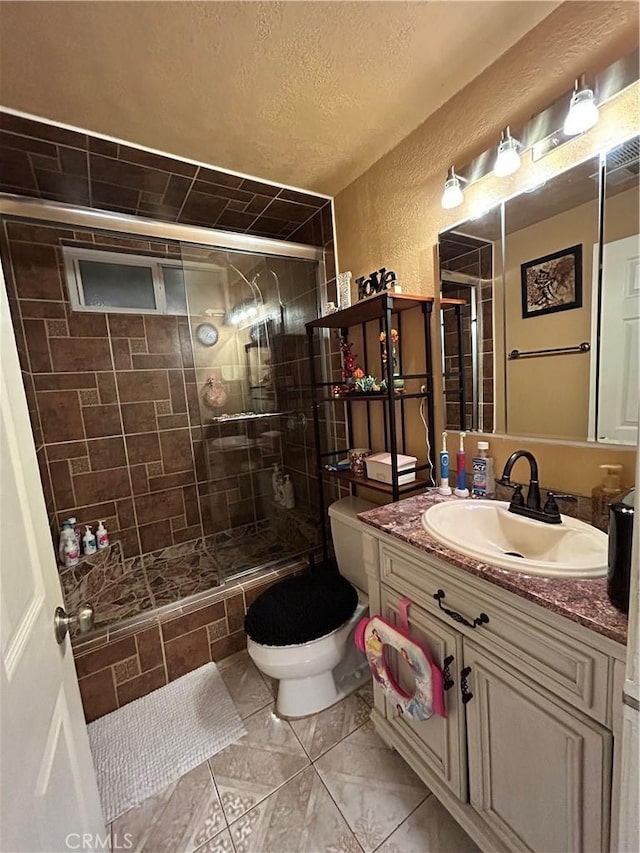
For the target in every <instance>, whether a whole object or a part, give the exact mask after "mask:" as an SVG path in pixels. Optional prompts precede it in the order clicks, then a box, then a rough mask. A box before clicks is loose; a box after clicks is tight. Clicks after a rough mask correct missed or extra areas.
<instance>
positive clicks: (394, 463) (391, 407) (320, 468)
mask: <svg viewBox="0 0 640 853" xmlns="http://www.w3.org/2000/svg"><path fill="white" fill-rule="evenodd" d="M412 309H416V310H420V311H421V312H422V318H423V328H424V343H425V371H424V373H406V374H405V373H403V371H402V345H403V335H402V314H403V313H404V312H405V311H409V310H412ZM432 311H433V297H430V296H411V295H407V294H399V293H398V294H396V293H381V294H379V295H377V296H374V297H370V298H369V299H364V300H362V301H361V302H357V303H356V304H355V305H352V306H350V307H349V308H345V309H343V310H342V311H336V312H335V313H333V314H328V315H327V316H326V317H319V318H318V319H317V320H312V321H311V322H310V323H307V324H306V329H307V342H308V352H309V364H310V374H311V388H312V398H313V425H314V437H315V447H316V468H317V474H318V485H319V498H320V516H321V518H320V523H321V533H322V542H323V549H324V551H325V558H326V548H327V541H328V537H327V533H328V531H327V520H326V516H325V508H324V502H325V499H324V492H325V489H324V478H325V477H327V478H332V479H333V480H335V481H339V482H343V483H347V484H349V485H350V488H351V491H352V492H353V491H354V490H355V488H357V487H361V488H366V489H372V490H374V491H377V492H383V493H385V494H387V495H389V497H390V499H391V500H392V501H398V500H400V498H401V497H404V496H405V495H408V494H410V493H412V492H416V491H419V490H420V489H424V488H425V486H426V485H427V483H426V481H425V480H424V479H419V478H417V477H416V480H415V481H414V482H412V483H406V484H402V485H401V484H400V483H399V482H398V460H397V454H398V452H400V453H405V454H406V452H407V451H406V446H407V425H406V417H405V403H406V401H407V400H415V399H419V400H422V399H424V400H425V402H426V420H427V424H428V425H429V427H430V429H432V428H433V423H434V416H433V373H432V370H431V353H432V348H431V334H432V333H431V317H432ZM394 316H395V317H396V321H395V324H394V323H393V322H392V318H393V317H394ZM371 322H377V323H378V330H379V332H381V331H384V333H385V336H386V341H387V342H388V344H387V347H388V357H387V359H386V365H385V376H384V377H383V378H384V379H386V381H387V389H386V391H385V392H382V393H377V394H361V393H355V392H354V393H350V394H344V395H342V396H340V397H334V396H333V395H332V394H331V393H330V389H331V388H332V387H333V386H335V385H341V384H342V379H334V380H332V381H329V382H324V381H318V377H317V375H316V365H315V354H316V352H315V348H314V342H315V334H316V330H319V329H337V330H338V331H339V332H340V334H341V336H343V337H347V336H348V333H349V329H350V328H353V327H354V326H360V327H361V329H362V340H363V352H362V357H363V361H364V364H365V365H367V364H368V355H369V354H368V352H367V324H368V323H371ZM392 328H397V330H398V337H399V341H398V352H397V356H398V369H399V372H398V373H396V374H395V375H394V373H393V359H392V358H391V351H390V347H391V345H390V341H391V329H392ZM398 379H401V380H405V381H407V380H417V379H422V380H423V383H422V386H421V388H424V391H423V390H420V391H419V392H410V393H406V392H404V391H403V392H399V391H397V389H396V388H394V380H398ZM326 403H329V404H332V403H334V404H346V407H347V440H348V445H349V447H350V448H351V447H353V446H354V435H353V419H352V407H353V406H366V414H367V417H366V421H367V435H368V446H369V447H371V444H372V434H371V417H372V407H375V406H382V407H383V409H384V411H383V412H381V415H382V420H383V429H384V445H385V446H384V450H385V451H386V452H387V453H390V454H391V479H392V482H391V483H381V482H380V481H378V480H371V479H369V478H368V477H359V476H356V475H355V474H352V473H351V472H350V471H328V470H327V469H326V468H325V464H326V462H327V461H328V460H329V459H330V458H332V457H336V456H342V455H344V453H345V450H344V449H340V450H332V449H329V450H326V451H325V450H323V449H322V444H321V429H320V407H321V406H322V405H324V404H326ZM396 405H397V407H398V410H399V420H400V424H399V425H398V423H397V418H396V411H397V409H396ZM433 470H434V451H433V443H431V447H430V451H429V455H428V459H427V462H426V463H423V464H419V463H416V465H415V466H414V467H413V468H412V469H410V471H411V472H414V471H415V472H416V474H417V473H418V472H420V471H431V472H433ZM404 473H407V472H406V471H403V474H404Z"/></svg>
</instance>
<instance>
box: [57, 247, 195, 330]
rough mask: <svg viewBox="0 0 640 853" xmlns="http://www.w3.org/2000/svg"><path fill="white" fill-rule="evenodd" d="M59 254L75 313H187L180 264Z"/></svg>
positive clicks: (119, 255) (82, 252)
mask: <svg viewBox="0 0 640 853" xmlns="http://www.w3.org/2000/svg"><path fill="white" fill-rule="evenodd" d="M63 252H64V264H65V272H66V277H67V285H68V288H69V298H70V300H71V305H72V306H73V309H74V310H75V311H108V312H109V313H118V312H120V313H136V314H183V315H184V314H186V313H187V302H186V295H185V287H184V275H183V272H182V264H181V262H180V261H175V262H173V261H168V260H167V259H166V258H155V257H149V256H145V255H129V254H126V253H124V252H105V251H102V250H94V249H76V248H72V247H65V248H64V250H63Z"/></svg>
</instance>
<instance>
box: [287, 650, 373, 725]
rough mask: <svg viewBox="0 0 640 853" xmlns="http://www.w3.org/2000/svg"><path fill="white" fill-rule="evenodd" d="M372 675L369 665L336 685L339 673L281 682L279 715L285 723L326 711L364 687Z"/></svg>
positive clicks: (288, 679)
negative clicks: (369, 673) (369, 674)
mask: <svg viewBox="0 0 640 853" xmlns="http://www.w3.org/2000/svg"><path fill="white" fill-rule="evenodd" d="M336 669H338V667H336ZM368 672H369V666H368V664H367V663H366V661H365V662H364V663H363V665H362V666H361V667H360V668H358V669H356V670H354V671H352V672H351V673H350V674H349V676H347V677H345V678H342V679H341V680H340V681H336V677H335V675H336V670H333V671H329V672H323V673H320V675H312V676H309V677H307V678H283V679H281V680H280V681H279V682H278V698H277V700H276V713H277V715H278V716H279V717H282V719H285V720H299V719H301V718H302V717H309V716H311V715H312V714H317V713H319V712H320V711H324V710H326V709H327V708H330V707H331V706H332V705H336V704H337V703H338V702H340V701H341V700H342V699H344V698H345V697H346V696H349V695H350V694H351V693H354V692H355V691H356V690H359V689H360V688H361V687H364V685H365V684H366V683H367V677H368Z"/></svg>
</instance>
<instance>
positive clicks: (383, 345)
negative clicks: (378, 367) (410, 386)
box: [378, 329, 404, 393]
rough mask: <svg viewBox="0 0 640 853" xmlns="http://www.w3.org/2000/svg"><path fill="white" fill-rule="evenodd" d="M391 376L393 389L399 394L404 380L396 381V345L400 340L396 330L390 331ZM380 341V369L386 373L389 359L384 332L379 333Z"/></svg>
mask: <svg viewBox="0 0 640 853" xmlns="http://www.w3.org/2000/svg"><path fill="white" fill-rule="evenodd" d="M390 337H391V374H392V376H393V377H394V380H393V387H394V389H395V390H396V392H397V393H401V392H402V391H403V390H404V379H396V378H395V377H396V376H398V374H399V371H398V353H397V352H396V344H397V343H398V341H399V340H400V335H399V334H398V330H397V329H391V335H390ZM378 339H379V341H380V350H381V358H382V369H383V371H384V372H385V373H386V371H387V359H388V358H389V353H388V350H387V336H386V334H385V332H380V335H379V338H378Z"/></svg>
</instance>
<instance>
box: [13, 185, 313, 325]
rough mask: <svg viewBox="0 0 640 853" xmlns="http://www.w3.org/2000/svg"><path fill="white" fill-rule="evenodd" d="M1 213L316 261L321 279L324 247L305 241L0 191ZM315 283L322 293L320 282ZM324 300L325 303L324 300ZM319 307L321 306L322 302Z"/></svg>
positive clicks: (217, 247)
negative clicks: (259, 235) (226, 229)
mask: <svg viewBox="0 0 640 853" xmlns="http://www.w3.org/2000/svg"><path fill="white" fill-rule="evenodd" d="M0 215H2V216H16V217H20V218H22V219H36V220H39V221H41V222H55V223H57V224H59V225H77V226H78V227H83V228H92V229H97V230H99V231H120V232H122V231H126V232H127V233H128V234H136V235H141V236H145V237H156V238H157V239H165V240H175V241H176V242H180V243H195V244H199V245H203V244H205V245H207V246H211V248H215V249H226V250H228V251H234V252H246V253H250V252H255V253H257V254H261V255H275V256H277V257H281V258H297V259H300V260H310V261H318V278H319V279H322V280H324V273H325V264H324V250H323V249H322V248H319V247H317V246H307V245H305V244H304V243H292V242H289V241H286V240H275V239H273V238H272V237H254V236H252V235H251V234H238V233H237V232H235V231H216V230H215V229H214V228H204V227H201V226H198V225H183V224H181V223H177V222H166V221H164V220H160V219H158V220H156V219H145V218H144V217H142V216H129V215H128V214H125V213H112V212H111V211H108V210H95V209H90V208H86V207H78V206H76V205H72V204H65V203H63V202H55V201H48V200H46V199H39V198H26V197H25V196H19V195H11V194H10V193H0ZM320 273H322V275H320ZM318 285H319V291H320V292H321V291H322V288H321V286H320V281H319V282H318ZM321 295H323V294H322V293H321ZM323 302H326V299H325V300H323ZM318 307H319V309H320V308H324V304H320V305H319V306H318Z"/></svg>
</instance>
